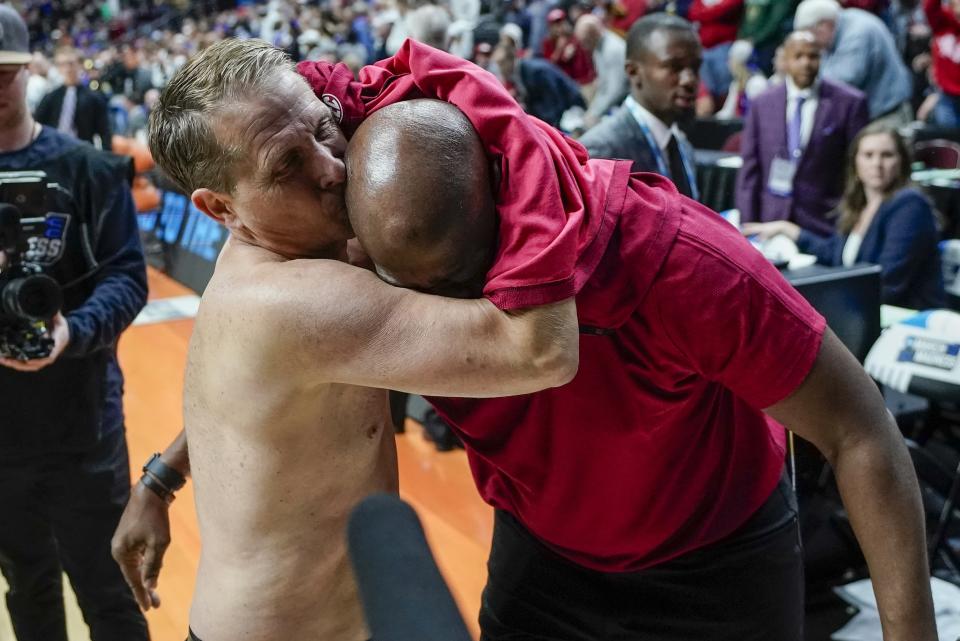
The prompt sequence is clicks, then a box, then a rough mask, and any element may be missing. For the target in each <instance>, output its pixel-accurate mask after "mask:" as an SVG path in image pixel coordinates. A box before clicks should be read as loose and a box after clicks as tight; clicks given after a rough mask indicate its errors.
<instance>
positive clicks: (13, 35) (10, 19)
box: [0, 4, 32, 65]
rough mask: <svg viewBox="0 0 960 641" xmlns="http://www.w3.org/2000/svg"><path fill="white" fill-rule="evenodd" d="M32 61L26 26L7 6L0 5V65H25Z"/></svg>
mask: <svg viewBox="0 0 960 641" xmlns="http://www.w3.org/2000/svg"><path fill="white" fill-rule="evenodd" d="M31 59H32V56H31V55H30V37H29V36H28V35H27V25H26V23H24V21H23V18H21V17H20V14H19V13H17V11H16V10H15V9H14V8H13V7H11V6H10V5H8V4H0V65H25V64H27V63H28V62H30V60H31Z"/></svg>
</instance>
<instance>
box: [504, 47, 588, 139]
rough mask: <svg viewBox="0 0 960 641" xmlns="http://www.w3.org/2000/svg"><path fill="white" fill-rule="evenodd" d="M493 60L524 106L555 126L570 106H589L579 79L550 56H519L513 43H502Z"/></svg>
mask: <svg viewBox="0 0 960 641" xmlns="http://www.w3.org/2000/svg"><path fill="white" fill-rule="evenodd" d="M493 64H494V65H496V67H497V69H498V70H499V71H500V78H501V79H502V80H503V84H504V86H505V87H506V88H507V89H508V90H509V91H510V93H511V94H512V95H513V97H514V98H516V100H517V102H519V103H520V104H521V105H522V106H523V108H524V110H525V111H526V112H527V113H529V114H530V115H532V116H536V117H537V118H539V119H540V120H543V121H544V122H547V123H549V124H551V125H553V126H554V127H556V126H558V125H559V124H560V118H561V116H563V112H565V111H566V110H567V109H570V108H571V107H575V106H576V107H586V102H585V101H584V100H583V95H582V94H581V93H580V88H579V87H578V86H577V83H575V82H574V81H573V80H571V79H570V77H569V76H567V75H566V74H565V73H563V71H561V70H560V69H559V68H557V67H556V66H555V65H553V64H551V63H549V62H547V61H546V60H542V59H540V58H519V57H518V56H517V52H516V50H515V49H514V48H513V47H510V46H508V45H505V44H503V43H501V44H498V45H497V48H496V49H495V50H494V52H493Z"/></svg>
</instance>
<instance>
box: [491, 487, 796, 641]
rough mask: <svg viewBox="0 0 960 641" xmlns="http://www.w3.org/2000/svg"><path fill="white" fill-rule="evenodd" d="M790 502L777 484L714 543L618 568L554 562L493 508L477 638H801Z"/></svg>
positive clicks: (792, 640) (766, 640) (564, 640)
mask: <svg viewBox="0 0 960 641" xmlns="http://www.w3.org/2000/svg"><path fill="white" fill-rule="evenodd" d="M796 505H797V504H796V499H795V497H794V496H793V492H792V490H791V489H790V486H789V484H788V483H787V482H785V481H782V482H781V483H780V485H779V486H778V487H777V489H776V490H774V492H773V494H772V495H771V497H770V498H769V499H768V500H767V502H766V503H765V504H764V505H763V506H762V507H761V508H760V509H759V510H758V511H757V512H756V513H755V514H754V515H753V516H752V517H751V518H750V519H749V520H748V522H747V523H746V524H744V525H743V526H741V527H740V529H739V530H737V531H736V532H734V533H733V534H732V535H731V536H729V537H727V538H726V539H724V540H723V541H720V542H718V543H715V544H713V545H710V546H708V547H706V548H702V549H700V550H696V551H694V552H691V553H689V554H686V555H684V556H683V557H680V558H678V559H674V560H672V561H669V562H667V563H664V564H662V565H659V566H656V567H654V568H650V569H647V570H643V571H640V572H635V573H620V574H615V573H602V572H596V571H593V570H589V569H586V568H583V567H581V566H578V565H575V564H573V563H571V562H569V561H567V560H566V559H563V558H562V557H560V556H558V555H557V554H555V553H554V552H553V551H551V550H550V549H548V548H546V547H545V546H544V545H543V544H541V543H540V542H539V541H537V540H536V539H535V538H534V537H533V536H532V535H531V534H530V533H529V532H527V531H526V530H525V529H524V528H523V527H522V526H521V525H520V524H519V523H518V522H517V520H516V519H514V518H513V517H512V516H510V515H509V514H507V513H505V512H501V511H497V514H496V519H495V523H494V531H493V547H492V550H491V552H490V561H489V563H488V568H489V579H488V582H487V586H486V588H485V589H484V592H483V600H482V603H481V607H480V628H481V632H482V634H481V641H508V640H509V641H519V640H521V639H528V640H538V641H546V640H551V641H561V640H562V641H600V640H613V639H616V640H622V641H626V640H636V641H641V640H642V641H646V640H651V641H667V640H669V641H681V640H682V641H687V640H689V641H703V640H705V639H709V640H710V641H720V640H723V641H727V640H729V641H751V640H755V641H800V640H801V639H803V562H802V555H801V548H800V539H799V531H798V527H797V507H796Z"/></svg>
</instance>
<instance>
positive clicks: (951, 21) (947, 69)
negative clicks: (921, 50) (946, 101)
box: [923, 0, 960, 96]
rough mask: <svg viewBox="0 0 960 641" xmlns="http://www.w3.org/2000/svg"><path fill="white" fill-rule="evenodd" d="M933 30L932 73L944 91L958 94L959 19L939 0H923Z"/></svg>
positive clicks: (959, 68)
mask: <svg viewBox="0 0 960 641" xmlns="http://www.w3.org/2000/svg"><path fill="white" fill-rule="evenodd" d="M923 10H924V12H925V13H926V14H927V22H929V23H930V29H931V30H932V31H933V43H932V44H933V75H934V77H935V78H936V80H937V84H939V85H940V88H941V89H942V90H943V92H944V93H946V94H949V95H951V96H960V20H958V19H957V17H956V16H955V15H954V14H953V12H952V11H950V10H949V9H947V8H946V7H944V6H943V3H941V1H940V0H924V2H923Z"/></svg>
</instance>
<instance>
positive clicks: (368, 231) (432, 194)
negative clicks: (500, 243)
mask: <svg viewBox="0 0 960 641" xmlns="http://www.w3.org/2000/svg"><path fill="white" fill-rule="evenodd" d="M346 164H347V177H348V178H347V190H346V199H347V210H348V211H349V214H350V223H351V225H352V227H353V230H354V231H355V232H356V234H357V239H358V240H359V241H360V244H361V245H362V246H363V248H364V250H365V251H366V252H367V254H368V255H369V256H370V258H371V260H373V262H374V264H375V265H376V266H377V272H378V273H379V274H380V276H381V277H382V278H383V279H384V280H386V281H387V282H389V283H392V284H395V285H400V286H403V287H411V288H414V289H419V290H422V291H429V292H433V293H436V294H442V295H446V296H456V297H461V298H473V297H479V296H480V294H481V293H482V289H483V282H484V277H485V275H486V272H487V270H488V269H489V267H490V264H491V262H492V259H493V255H494V252H495V250H496V225H497V218H496V208H495V205H494V198H493V184H492V182H491V172H490V162H489V160H488V159H487V157H486V155H485V154H484V151H483V146H482V145H481V143H480V140H479V138H477V134H476V132H475V131H474V130H473V127H472V126H471V125H470V121H469V120H467V118H466V117H465V116H464V115H463V114H462V113H461V112H460V110H459V109H457V108H456V107H454V106H453V105H449V104H447V103H443V102H439V101H436V100H410V101H406V102H400V103H397V104H394V105H390V106H389V107H385V108H383V109H381V110H379V111H377V112H376V113H374V114H373V115H372V116H370V117H368V118H367V119H366V120H365V121H364V123H363V125H361V126H360V128H359V129H358V130H357V132H356V134H354V136H353V139H352V140H351V141H350V146H349V147H348V149H347V156H346Z"/></svg>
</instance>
